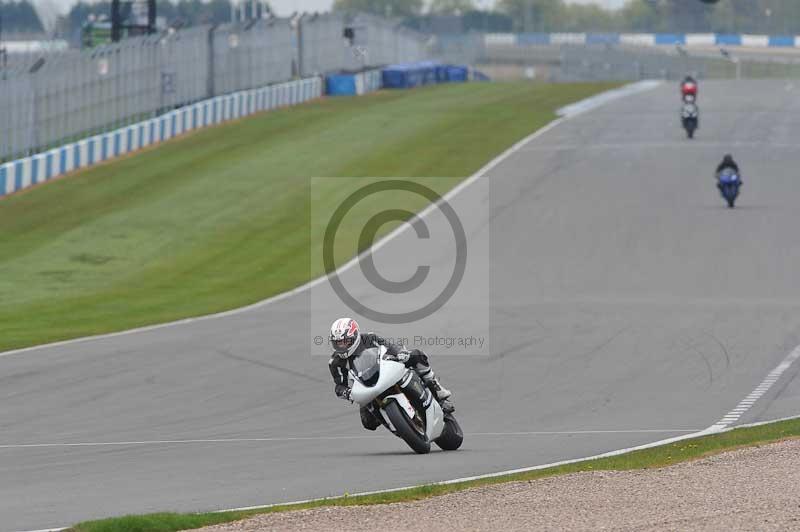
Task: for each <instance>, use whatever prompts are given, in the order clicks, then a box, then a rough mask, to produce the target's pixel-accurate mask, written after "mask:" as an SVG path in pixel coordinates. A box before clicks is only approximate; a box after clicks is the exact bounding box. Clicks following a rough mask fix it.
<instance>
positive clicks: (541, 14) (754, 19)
mask: <svg viewBox="0 0 800 532" xmlns="http://www.w3.org/2000/svg"><path fill="white" fill-rule="evenodd" d="M333 9H334V10H341V11H364V12H368V13H373V14H377V15H381V16H386V17H392V18H396V19H399V20H403V21H405V22H406V24H408V25H409V26H411V27H415V28H418V29H429V28H431V27H434V26H432V25H431V24H430V20H431V19H434V18H437V17H438V18H441V17H455V18H457V19H459V22H460V24H459V27H460V28H462V29H463V30H464V31H470V30H473V31H490V32H505V31H527V32H562V31H563V32H585V31H598V32H604V31H607V32H612V31H613V32H621V31H633V32H717V33H767V34H785V35H794V34H800V0H719V2H718V3H717V4H714V5H710V4H705V3H703V2H701V1H700V0H628V2H627V4H626V6H625V7H624V8H622V9H619V10H616V11H608V10H605V9H603V8H601V7H600V6H597V5H591V4H590V5H586V4H572V3H566V2H565V1H564V0H497V4H496V7H495V9H494V10H492V11H486V10H479V9H477V8H476V5H475V3H474V0H430V2H428V3H426V1H425V0H334V4H333ZM109 13H110V0H100V1H96V2H91V3H89V2H86V1H85V0H81V1H79V2H78V3H77V4H75V5H73V6H72V8H71V10H70V11H69V13H68V14H67V15H66V16H64V17H61V19H60V20H59V23H58V25H57V27H58V30H59V33H61V34H63V35H72V34H74V32H75V31H78V30H79V29H80V27H81V26H82V25H83V24H84V23H85V22H86V21H87V20H88V18H89V16H90V15H95V16H100V15H106V16H107V15H108V14H109ZM230 13H231V1H230V0H178V1H177V2H171V1H161V2H159V4H158V15H159V16H163V17H164V18H165V19H166V20H167V22H168V23H169V24H171V25H177V26H192V25H198V24H209V23H210V24H218V23H223V22H227V21H229V20H230ZM0 22H1V23H2V28H3V31H5V32H12V33H13V32H23V33H30V32H41V31H42V24H41V22H40V20H39V17H38V16H37V15H36V11H35V9H34V8H33V6H32V4H31V3H30V2H29V1H28V0H10V1H6V0H0Z"/></svg>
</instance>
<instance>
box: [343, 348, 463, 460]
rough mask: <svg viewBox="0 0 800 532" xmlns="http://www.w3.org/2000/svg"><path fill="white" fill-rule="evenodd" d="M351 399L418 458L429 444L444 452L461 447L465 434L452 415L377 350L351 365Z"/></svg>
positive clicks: (363, 354) (401, 366)
mask: <svg viewBox="0 0 800 532" xmlns="http://www.w3.org/2000/svg"><path fill="white" fill-rule="evenodd" d="M351 366H352V369H351V370H350V375H351V376H352V378H353V386H352V388H351V392H350V399H351V400H352V401H353V402H355V403H358V404H359V405H360V406H362V407H366V408H367V409H368V410H370V411H371V412H372V413H373V414H374V415H375V416H376V417H377V418H378V419H380V421H381V423H382V424H383V425H384V426H385V427H386V428H387V429H389V430H390V431H391V432H392V433H394V434H395V435H396V436H398V437H399V438H402V439H403V441H405V442H406V443H407V444H408V446H409V447H411V448H412V449H413V450H414V451H415V452H417V453H419V454H425V453H428V452H430V450H431V442H434V443H436V445H438V446H439V447H440V448H441V449H442V450H444V451H454V450H456V449H458V448H459V447H460V446H461V442H462V441H463V440H464V434H463V433H462V432H461V427H460V426H459V425H458V421H456V418H455V417H453V415H452V414H447V413H444V412H443V411H442V407H441V406H440V405H439V403H438V401H436V400H435V399H434V396H433V393H432V392H431V391H430V390H429V389H428V387H427V386H425V384H423V382H422V379H420V378H419V376H418V375H417V374H416V372H414V371H413V370H411V369H408V368H406V366H405V365H404V364H403V363H402V362H399V361H398V360H397V359H396V357H394V356H392V355H390V354H389V353H387V351H386V347H384V346H379V347H373V348H370V349H365V350H364V351H362V352H361V354H360V355H358V356H357V357H356V358H355V359H354V360H352V362H351Z"/></svg>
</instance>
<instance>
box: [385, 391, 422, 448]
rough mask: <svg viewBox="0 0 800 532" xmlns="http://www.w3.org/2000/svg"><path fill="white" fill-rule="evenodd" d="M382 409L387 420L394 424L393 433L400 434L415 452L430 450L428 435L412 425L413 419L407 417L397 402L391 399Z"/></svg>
mask: <svg viewBox="0 0 800 532" xmlns="http://www.w3.org/2000/svg"><path fill="white" fill-rule="evenodd" d="M383 409H384V410H385V411H386V416H387V417H388V418H389V421H391V422H392V425H394V429H395V431H396V432H395V434H397V435H398V436H400V438H402V440H403V441H404V442H406V443H407V444H408V446H409V447H411V448H412V449H413V450H414V452H415V453H417V454H427V453H429V452H431V442H429V441H428V437H427V436H426V435H425V433H424V432H420V431H419V430H418V429H417V428H416V427H415V426H414V425H413V421H411V420H409V419H408V416H407V415H406V414H405V412H404V411H403V409H402V408H401V407H400V405H399V404H397V402H395V401H391V402H390V403H389V404H388V405H386V406H385V407H384V408H383Z"/></svg>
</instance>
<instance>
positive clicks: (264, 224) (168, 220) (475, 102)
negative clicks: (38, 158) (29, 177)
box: [0, 83, 611, 351]
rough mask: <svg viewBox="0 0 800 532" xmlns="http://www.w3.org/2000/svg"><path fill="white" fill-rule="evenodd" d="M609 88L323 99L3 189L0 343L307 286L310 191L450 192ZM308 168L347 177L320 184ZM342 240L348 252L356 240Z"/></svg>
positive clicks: (203, 310)
mask: <svg viewBox="0 0 800 532" xmlns="http://www.w3.org/2000/svg"><path fill="white" fill-rule="evenodd" d="M610 87H611V85H610V84H561V85H539V84H530V83H516V84H514V83H510V84H500V83H497V84H491V83H485V84H463V85H446V86H435V87H427V88H423V89H419V90H414V91H394V92H389V91H387V92H381V93H377V94H372V95H369V96H364V97H359V98H337V99H326V100H319V101H316V102H311V103H308V104H305V105H302V106H298V107H295V108H292V109H284V110H279V111H273V112H269V113H265V114H262V115H259V116H256V117H252V118H248V119H245V120H241V121H238V122H236V123H231V124H226V125H223V126H220V127H215V128H211V129H206V130H202V131H198V132H195V133H192V134H190V135H188V136H186V137H183V138H180V139H175V140H173V141H170V142H167V143H165V144H164V145H161V146H159V147H157V148H155V149H150V150H146V151H144V152H142V153H140V154H137V155H135V156H132V157H127V158H124V159H122V160H119V161H115V162H112V163H109V164H103V165H100V166H98V167H95V168H91V169H88V170H85V171H82V172H80V173H78V174H76V175H72V176H69V177H66V178H63V179H60V180H57V181H54V182H51V183H49V184H47V185H45V186H42V187H38V188H34V189H31V190H28V191H25V192H23V193H21V194H18V195H14V196H11V197H8V198H5V199H3V200H0V228H2V230H0V272H2V274H0V330H2V334H0V351H3V350H8V349H12V348H18V347H24V346H30V345H34V344H41V343H45V342H52V341H57V340H63V339H68V338H75V337H80V336H87V335H93V334H100V333H105V332H111V331H117V330H122V329H127V328H132V327H138V326H143V325H148V324H154V323H161V322H165V321H171V320H175V319H179V318H184V317H189V316H196V315H202V314H208V313H212V312H217V311H222V310H226V309H230V308H235V307H239V306H243V305H246V304H248V303H253V302H255V301H258V300H261V299H264V298H266V297H268V296H270V295H273V294H277V293H280V292H283V291H285V290H288V289H291V288H293V287H296V286H298V285H301V284H302V283H303V282H305V281H307V280H308V279H310V278H312V277H314V276H317V275H319V274H320V273H321V266H320V267H319V268H316V267H313V268H312V267H311V266H310V265H309V263H310V259H309V257H310V255H309V250H310V248H311V246H314V245H318V244H319V242H320V241H321V233H322V231H323V229H324V227H323V225H322V224H321V223H316V222H317V220H315V219H313V216H312V215H313V213H312V212H311V210H310V205H311V198H312V194H313V195H314V196H315V197H317V198H319V197H324V198H330V202H331V203H335V202H336V201H337V200H339V199H341V198H343V197H344V195H345V194H349V192H351V191H352V189H351V188H349V187H350V185H353V184H355V183H356V182H359V181H365V180H367V179H365V178H367V176H379V177H394V176H404V177H427V176H446V178H442V179H436V180H435V183H434V184H432V185H431V186H432V187H433V188H434V189H435V190H437V192H440V193H442V192H444V191H446V190H447V189H449V188H451V187H452V186H453V185H454V184H456V183H457V182H458V181H460V180H461V179H463V178H464V177H465V176H468V175H470V174H472V173H473V172H475V171H476V170H478V169H479V168H480V167H481V166H482V165H483V164H484V163H486V162H487V161H489V160H490V159H491V158H492V157H494V156H496V155H497V154H499V153H501V152H502V151H503V150H504V149H505V148H507V147H508V146H510V145H511V144H513V143H514V142H515V141H517V140H519V139H521V138H523V137H525V136H526V135H528V134H529V133H531V132H533V131H535V130H536V129H538V128H540V127H542V126H543V125H545V124H546V123H547V122H549V121H551V120H552V119H553V118H554V116H555V115H554V112H555V110H556V109H557V108H559V107H560V106H563V105H565V104H568V103H571V102H574V101H577V100H580V99H582V98H585V97H588V96H591V95H593V94H595V93H597V92H599V91H602V90H605V89H608V88H610ZM312 177H338V178H340V179H331V180H314V183H315V184H314V186H313V187H311V186H310V182H311V178H312ZM420 201H423V200H420ZM404 207H405V208H412V209H413V208H416V209H419V208H422V207H424V205H423V204H422V203H419V204H417V205H407V204H406V205H404ZM371 214H372V213H371V212H370V211H369V209H364V210H361V211H359V212H357V213H356V214H355V215H354V216H352V217H348V219H349V220H350V224H351V225H352V226H355V225H357V224H358V223H363V222H364V221H366V220H367V219H368V217H369V216H371ZM391 228H392V226H391V225H387V226H386V227H385V228H384V231H388V230H390V229H391ZM343 229H344V230H345V231H344V233H343V234H350V233H347V232H346V229H347V226H345V227H343ZM353 234H358V232H355V233H353ZM353 239H355V237H353ZM345 244H347V243H345ZM345 244H343V245H342V246H339V247H338V248H337V252H338V258H339V260H342V259H345V258H347V257H349V256H352V255H353V253H355V251H356V249H355V245H356V243H355V242H351V243H349V246H348V245H345ZM337 246H338V239H337Z"/></svg>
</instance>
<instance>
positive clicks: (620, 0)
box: [32, 0, 625, 16]
mask: <svg viewBox="0 0 800 532" xmlns="http://www.w3.org/2000/svg"><path fill="white" fill-rule="evenodd" d="M32 1H33V2H34V3H36V4H42V5H51V6H53V7H54V8H57V9H58V10H59V11H61V12H66V11H68V10H69V8H70V6H71V5H72V4H74V3H75V2H76V0H32ZM567 1H568V2H572V3H576V4H591V3H594V4H601V5H605V6H606V7H612V8H616V7H620V6H621V5H622V4H624V3H625V0H567ZM476 3H477V4H478V5H479V6H481V7H483V8H485V7H488V6H491V5H492V4H493V3H494V0H476ZM269 4H270V5H271V6H272V8H273V9H274V10H275V12H276V13H277V14H278V15H279V16H283V15H288V14H290V13H292V12H293V11H327V10H328V9H330V7H331V5H332V4H333V0H269Z"/></svg>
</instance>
